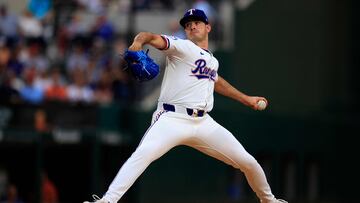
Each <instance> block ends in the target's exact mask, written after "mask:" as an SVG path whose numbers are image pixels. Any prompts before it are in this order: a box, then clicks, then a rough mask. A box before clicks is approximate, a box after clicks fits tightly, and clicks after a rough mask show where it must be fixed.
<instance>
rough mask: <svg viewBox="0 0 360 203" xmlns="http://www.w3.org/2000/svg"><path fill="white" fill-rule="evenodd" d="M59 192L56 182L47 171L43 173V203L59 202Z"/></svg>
mask: <svg viewBox="0 0 360 203" xmlns="http://www.w3.org/2000/svg"><path fill="white" fill-rule="evenodd" d="M58 202H59V194H58V189H57V187H56V186H55V184H54V182H53V181H52V180H50V179H49V176H48V174H47V173H46V172H43V173H42V201H41V203H58Z"/></svg>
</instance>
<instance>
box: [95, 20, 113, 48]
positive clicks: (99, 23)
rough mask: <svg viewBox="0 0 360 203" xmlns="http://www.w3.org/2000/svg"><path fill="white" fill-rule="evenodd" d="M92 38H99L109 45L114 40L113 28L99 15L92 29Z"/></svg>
mask: <svg viewBox="0 0 360 203" xmlns="http://www.w3.org/2000/svg"><path fill="white" fill-rule="evenodd" d="M93 36H94V37H95V38H101V39H103V40H104V41H105V43H110V42H111V41H112V40H113V38H114V26H113V25H112V24H111V22H110V21H108V19H107V17H106V16H105V15H100V16H98V17H97V19H96V23H95V25H94V27H93Z"/></svg>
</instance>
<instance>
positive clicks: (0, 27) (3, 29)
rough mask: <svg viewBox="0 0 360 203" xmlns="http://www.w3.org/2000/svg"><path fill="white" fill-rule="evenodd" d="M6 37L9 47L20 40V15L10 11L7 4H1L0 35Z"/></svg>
mask: <svg viewBox="0 0 360 203" xmlns="http://www.w3.org/2000/svg"><path fill="white" fill-rule="evenodd" d="M1 36H3V37H5V41H6V44H7V46H8V47H13V46H14V45H15V44H16V42H17V40H18V17H17V16H16V15H15V14H12V13H10V12H8V9H7V7H6V5H4V4H3V5H1V6H0V37H1Z"/></svg>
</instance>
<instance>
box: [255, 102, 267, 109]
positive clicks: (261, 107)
mask: <svg viewBox="0 0 360 203" xmlns="http://www.w3.org/2000/svg"><path fill="white" fill-rule="evenodd" d="M257 105H258V108H257V109H258V110H260V111H261V110H264V109H265V108H266V102H265V100H259V101H258V103H257Z"/></svg>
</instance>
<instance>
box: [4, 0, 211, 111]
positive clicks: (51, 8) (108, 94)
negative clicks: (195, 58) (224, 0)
mask: <svg viewBox="0 0 360 203" xmlns="http://www.w3.org/2000/svg"><path fill="white" fill-rule="evenodd" d="M27 2H28V5H26V6H25V8H26V9H24V10H23V12H21V13H14V12H12V11H11V10H10V9H9V7H8V6H7V4H6V3H3V4H1V5H0V101H1V102H2V103H4V102H5V103H9V102H10V103H19V102H26V103H31V104H40V103H43V102H47V101H60V102H85V103H111V102H114V101H131V100H133V99H135V97H136V96H137V95H136V92H137V90H136V84H135V83H134V81H132V79H131V77H129V74H128V72H127V71H123V69H124V67H125V64H124V60H122V57H121V53H123V52H124V50H125V49H126V48H127V46H128V43H129V37H132V36H130V35H129V34H124V33H118V32H117V31H116V29H115V27H114V24H113V23H114V22H112V21H111V20H109V18H108V15H107V14H108V13H109V12H110V9H117V11H116V12H121V13H129V12H132V11H136V10H138V11H140V10H149V9H166V10H169V9H170V10H173V9H175V5H177V6H181V5H183V4H187V6H188V5H191V3H192V4H193V6H194V7H197V8H201V9H203V10H205V11H206V12H207V13H208V15H209V18H210V19H213V14H214V13H215V12H214V10H213V8H212V7H210V6H209V5H210V4H209V3H208V2H207V1H204V0H196V1H166V0H137V1H130V0H117V1H114V0H71V1H60V0H29V1H27ZM185 7H186V6H185ZM86 12H87V13H91V14H92V16H95V17H94V18H91V20H89V18H88V19H84V15H82V14H83V13H86ZM176 25H177V26H176ZM170 30H171V32H173V33H172V34H174V35H177V36H179V37H181V38H184V37H185V36H184V32H183V30H182V28H180V27H179V25H178V23H177V20H176V22H175V23H174V24H173V25H170Z"/></svg>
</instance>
